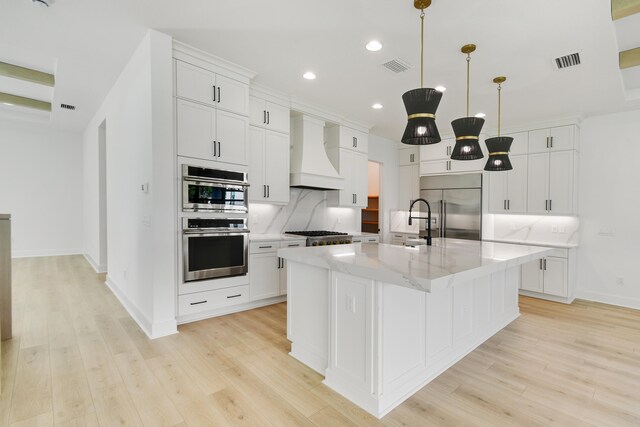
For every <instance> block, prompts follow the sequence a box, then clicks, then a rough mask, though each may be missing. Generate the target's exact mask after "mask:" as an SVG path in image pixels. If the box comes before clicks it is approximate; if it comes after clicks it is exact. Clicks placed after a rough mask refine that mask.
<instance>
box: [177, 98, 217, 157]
mask: <svg viewBox="0 0 640 427" xmlns="http://www.w3.org/2000/svg"><path fill="white" fill-rule="evenodd" d="M176 116H177V117H176V121H177V123H176V127H177V139H178V155H179V156H185V157H194V158H197V159H207V160H213V159H214V157H213V145H214V141H215V128H216V110H215V109H213V108H211V107H207V106H205V105H201V104H196V103H194V102H189V101H185V100H182V99H177V100H176Z"/></svg>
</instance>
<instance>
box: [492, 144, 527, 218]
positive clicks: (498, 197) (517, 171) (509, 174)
mask: <svg viewBox="0 0 640 427" xmlns="http://www.w3.org/2000/svg"><path fill="white" fill-rule="evenodd" d="M510 160H511V164H512V165H513V169H512V170H510V171H500V172H485V176H487V177H488V180H489V212H491V213H526V212H527V156H526V155H523V156H510Z"/></svg>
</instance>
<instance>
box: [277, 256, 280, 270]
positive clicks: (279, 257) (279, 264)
mask: <svg viewBox="0 0 640 427" xmlns="http://www.w3.org/2000/svg"><path fill="white" fill-rule="evenodd" d="M277 258H278V267H277V268H278V269H280V257H277Z"/></svg>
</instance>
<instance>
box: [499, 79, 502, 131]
mask: <svg viewBox="0 0 640 427" xmlns="http://www.w3.org/2000/svg"><path fill="white" fill-rule="evenodd" d="M501 92H502V85H501V84H500V83H498V138H499V137H500V98H501V96H500V93H501Z"/></svg>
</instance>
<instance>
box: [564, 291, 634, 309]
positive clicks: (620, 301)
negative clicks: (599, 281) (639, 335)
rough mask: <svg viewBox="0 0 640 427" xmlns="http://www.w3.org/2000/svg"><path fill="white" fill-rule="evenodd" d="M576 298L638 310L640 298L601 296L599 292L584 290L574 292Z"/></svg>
mask: <svg viewBox="0 0 640 427" xmlns="http://www.w3.org/2000/svg"><path fill="white" fill-rule="evenodd" d="M576 298H579V299H584V300H587V301H594V302H601V303H603V304H610V305H617V306H620V307H627V308H635V309H636V310H640V298H632V297H623V296H619V295H611V294H603V293H600V292H593V291H587V290H584V289H577V290H576Z"/></svg>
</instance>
